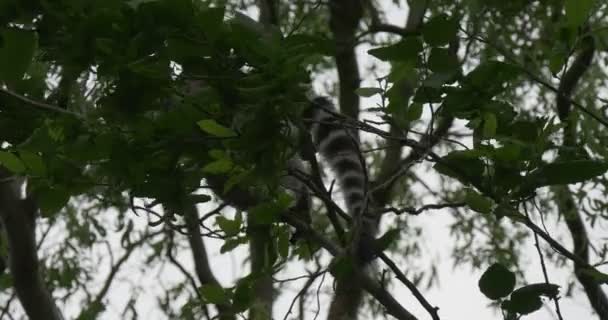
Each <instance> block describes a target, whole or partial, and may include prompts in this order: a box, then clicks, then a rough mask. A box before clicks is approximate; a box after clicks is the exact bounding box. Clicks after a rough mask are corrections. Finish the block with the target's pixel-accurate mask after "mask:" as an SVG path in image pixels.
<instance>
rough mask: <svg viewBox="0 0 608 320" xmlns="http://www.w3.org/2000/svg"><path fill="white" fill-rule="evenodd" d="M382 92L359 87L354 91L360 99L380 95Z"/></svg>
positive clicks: (378, 89)
mask: <svg viewBox="0 0 608 320" xmlns="http://www.w3.org/2000/svg"><path fill="white" fill-rule="evenodd" d="M382 92H383V91H382V89H380V88H373V87H361V88H357V89H355V93H356V94H357V95H358V96H360V97H371V96H373V95H376V94H381V93H382Z"/></svg>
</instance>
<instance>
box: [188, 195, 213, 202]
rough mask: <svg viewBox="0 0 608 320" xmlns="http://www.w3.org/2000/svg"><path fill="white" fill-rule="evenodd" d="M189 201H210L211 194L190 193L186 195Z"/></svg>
mask: <svg viewBox="0 0 608 320" xmlns="http://www.w3.org/2000/svg"><path fill="white" fill-rule="evenodd" d="M188 200H189V201H190V203H194V204H196V203H205V202H209V201H211V196H209V195H206V194H191V195H189V196H188Z"/></svg>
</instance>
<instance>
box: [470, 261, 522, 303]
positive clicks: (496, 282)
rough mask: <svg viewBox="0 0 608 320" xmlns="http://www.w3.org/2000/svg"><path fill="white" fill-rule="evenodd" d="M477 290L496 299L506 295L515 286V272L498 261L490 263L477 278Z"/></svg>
mask: <svg viewBox="0 0 608 320" xmlns="http://www.w3.org/2000/svg"><path fill="white" fill-rule="evenodd" d="M478 285H479V290H481V293H483V294H484V295H485V296H486V297H488V298H490V299H492V300H497V299H500V298H503V297H506V296H508V295H509V293H511V292H512V291H513V288H514V287H515V273H513V272H511V271H509V269H507V268H506V267H504V266H503V265H501V264H499V263H495V264H493V265H491V266H490V267H489V268H488V269H487V270H486V271H485V272H484V273H483V275H482V276H481V278H479V283H478Z"/></svg>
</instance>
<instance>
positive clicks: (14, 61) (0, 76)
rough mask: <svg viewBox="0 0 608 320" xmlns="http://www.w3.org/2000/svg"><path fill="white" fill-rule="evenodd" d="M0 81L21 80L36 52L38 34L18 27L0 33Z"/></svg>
mask: <svg viewBox="0 0 608 320" xmlns="http://www.w3.org/2000/svg"><path fill="white" fill-rule="evenodd" d="M0 38H1V41H0V80H3V81H6V82H14V81H17V80H20V79H21V78H22V77H23V75H24V74H25V72H26V71H27V69H28V67H29V66H30V63H31V62H32V58H33V56H34V52H35V50H36V39H37V38H36V33H35V32H33V31H28V30H22V29H17V28H16V27H14V28H10V29H4V30H1V31H0Z"/></svg>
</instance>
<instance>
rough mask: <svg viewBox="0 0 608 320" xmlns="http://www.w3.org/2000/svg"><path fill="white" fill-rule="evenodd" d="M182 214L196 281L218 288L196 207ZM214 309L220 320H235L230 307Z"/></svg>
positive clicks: (188, 207) (187, 209)
mask: <svg viewBox="0 0 608 320" xmlns="http://www.w3.org/2000/svg"><path fill="white" fill-rule="evenodd" d="M183 214H184V220H185V222H186V229H187V230H188V242H189V243H190V249H191V252H192V258H193V259H194V269H195V271H196V275H197V277H198V280H199V281H200V282H201V284H203V285H205V284H210V285H216V286H220V283H219V281H218V280H217V279H216V278H215V276H214V275H213V271H211V267H210V266H209V257H208V255H207V249H206V248H205V243H204V242H203V236H202V234H201V229H200V226H199V224H198V210H197V208H196V205H194V204H190V205H187V207H186V208H184V212H183ZM215 307H216V309H217V311H218V315H219V319H220V320H234V319H235V318H236V316H235V314H234V312H233V311H232V310H231V306H230V305H225V304H218V305H216V306H215Z"/></svg>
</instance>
